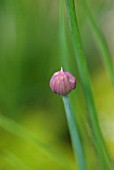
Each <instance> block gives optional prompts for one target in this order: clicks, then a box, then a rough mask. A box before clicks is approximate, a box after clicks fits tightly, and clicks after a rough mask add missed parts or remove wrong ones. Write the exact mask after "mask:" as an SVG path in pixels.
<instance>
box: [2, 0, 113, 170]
mask: <svg viewBox="0 0 114 170" xmlns="http://www.w3.org/2000/svg"><path fill="white" fill-rule="evenodd" d="M89 3H90V7H91V10H92V12H93V16H94V18H95V19H96V21H97V23H98V25H99V27H100V29H101V30H102V31H103V33H104V35H105V38H106V41H107V43H108V46H109V49H110V52H111V55H112V61H114V57H113V56H114V48H113V46H114V31H113V30H114V20H113V16H114V1H113V0H96V1H94V0H92V1H90V2H89ZM59 13H60V10H59V1H58V0H20V1H16V0H0V170H15V169H16V170H17V169H19V170H20V169H21V170H26V169H29V170H30V169H31V170H47V169H49V170H67V169H68V170H69V169H70V170H74V169H75V168H76V165H75V161H74V157H73V153H72V148H71V141H70V137H69V132H68V128H67V122H66V117H65V112H64V108H63V103H62V99H61V96H58V95H55V94H53V93H52V92H51V90H50V88H49V80H50V77H51V75H52V74H53V73H54V72H55V71H58V70H59V69H60V67H61V66H64V64H63V63H62V59H61V58H62V56H61V48H62V47H61V43H60V25H59V24H60V22H59ZM78 22H79V28H80V32H81V37H82V41H83V48H84V50H85V55H86V59H87V64H88V69H89V71H90V75H91V81H92V87H93V92H94V97H95V102H96V106H97V109H98V113H99V115H98V118H99V123H100V127H101V129H102V133H103V136H104V139H105V142H106V145H107V148H108V151H109V153H110V155H111V157H112V158H113V159H114V156H113V155H114V135H113V132H114V88H113V86H112V83H111V80H110V78H109V77H108V76H107V74H106V70H105V67H104V65H103V62H102V58H101V54H100V53H99V50H98V48H97V45H96V43H95V41H94V39H93V36H92V33H91V31H90V28H89V26H88V22H87V20H86V17H84V14H83V9H81V8H78ZM65 23H66V41H67V50H68V51H67V57H68V58H67V59H66V60H67V61H68V65H69V67H70V71H71V72H72V73H73V74H74V75H75V76H76V77H77V79H78V85H77V88H76V90H75V91H73V92H72V94H71V95H70V97H71V103H72V106H73V111H74V113H75V116H76V120H77V123H78V127H79V131H80V129H82V130H83V135H82V134H81V139H82V142H83V144H84V146H85V147H84V149H85V154H86V157H87V161H88V166H89V167H90V169H91V168H93V167H94V165H95V163H96V158H95V155H94V151H93V149H92V144H91V139H90V136H89V134H88V132H87V131H88V125H87V116H86V115H87V107H86V104H85V99H84V94H83V90H82V87H81V82H80V77H79V74H78V69H77V64H76V63H75V58H74V51H73V47H72V42H71V37H70V33H69V26H68V22H67V15H66V18H65ZM65 69H66V68H65ZM85 127H86V128H85ZM86 135H88V141H85V140H84V139H85V136H86ZM89 144H90V145H89ZM90 149H91V152H90ZM92 152H93V153H92ZM91 154H92V155H93V157H92V160H91Z"/></svg>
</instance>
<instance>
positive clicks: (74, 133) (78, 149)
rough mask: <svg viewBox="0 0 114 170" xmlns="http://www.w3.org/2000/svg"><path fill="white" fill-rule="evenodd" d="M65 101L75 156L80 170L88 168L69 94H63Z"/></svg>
mask: <svg viewBox="0 0 114 170" xmlns="http://www.w3.org/2000/svg"><path fill="white" fill-rule="evenodd" d="M63 102H64V107H65V110H66V117H67V122H68V127H69V131H70V136H71V141H72V145H73V150H74V154H75V158H76V160H77V159H78V164H79V168H80V170H86V162H85V158H84V153H83V149H82V146H81V141H80V137H79V134H78V130H77V126H76V123H75V120H74V116H73V113H72V109H71V106H70V101H69V97H68V96H67V95H66V96H63Z"/></svg>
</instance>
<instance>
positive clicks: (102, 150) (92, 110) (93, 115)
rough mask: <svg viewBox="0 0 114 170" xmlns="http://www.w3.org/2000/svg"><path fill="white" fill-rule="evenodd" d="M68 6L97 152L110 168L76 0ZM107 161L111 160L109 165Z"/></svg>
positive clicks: (67, 1)
mask: <svg viewBox="0 0 114 170" xmlns="http://www.w3.org/2000/svg"><path fill="white" fill-rule="evenodd" d="M66 7H67V13H68V20H69V25H70V32H71V37H72V41H73V46H74V51H75V57H76V61H77V64H78V70H79V73H80V78H81V81H82V86H83V90H84V93H85V97H86V103H87V107H88V111H89V118H90V122H91V126H92V128H93V135H94V137H95V141H96V143H97V152H98V153H99V158H100V157H102V158H103V161H102V160H101V161H100V165H101V167H102V169H104V168H105V169H107V170H109V169H110V168H109V166H110V157H109V155H108V152H107V149H106V146H105V144H104V140H103V138H102V134H101V131H100V127H99V123H98V118H97V111H96V107H95V103H94V98H93V94H92V88H91V83H90V77H89V72H88V68H87V64H86V60H85V56H84V52H83V48H82V42H81V37H80V32H79V28H78V23H77V18H76V14H75V4H74V0H66ZM106 162H109V165H107V163H106Z"/></svg>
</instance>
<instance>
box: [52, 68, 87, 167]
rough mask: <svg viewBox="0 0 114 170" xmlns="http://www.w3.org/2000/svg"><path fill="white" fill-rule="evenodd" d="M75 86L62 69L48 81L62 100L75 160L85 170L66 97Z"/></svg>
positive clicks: (82, 155)
mask: <svg viewBox="0 0 114 170" xmlns="http://www.w3.org/2000/svg"><path fill="white" fill-rule="evenodd" d="M76 84H77V80H76V78H75V77H74V76H73V75H72V74H71V73H70V72H68V71H65V70H63V69H62V68H61V70H60V71H58V72H55V73H54V74H53V76H52V77H51V80H50V88H51V90H52V91H53V92H54V93H56V94H59V95H62V98H63V102H64V106H65V110H66V117H67V122H68V127H69V132H70V136H71V141H72V145H73V150H74V155H75V158H76V160H78V165H79V169H80V170H86V161H85V157H84V152H83V149H82V145H81V141H80V137H79V134H78V129H77V126H76V123H75V119H74V116H73V113H72V109H71V106H70V101H69V97H68V95H67V94H68V93H70V92H71V91H72V90H73V89H74V88H75V87H76Z"/></svg>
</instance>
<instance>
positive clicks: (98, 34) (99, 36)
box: [80, 0, 114, 85]
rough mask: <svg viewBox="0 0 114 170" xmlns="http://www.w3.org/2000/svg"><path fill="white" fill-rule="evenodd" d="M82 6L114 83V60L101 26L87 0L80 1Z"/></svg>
mask: <svg viewBox="0 0 114 170" xmlns="http://www.w3.org/2000/svg"><path fill="white" fill-rule="evenodd" d="M80 4H81V6H82V7H83V11H84V13H85V16H87V18H88V21H89V25H90V28H91V32H92V33H93V36H94V38H95V41H96V44H97V46H98V48H99V50H100V52H101V55H102V59H103V62H104V64H105V68H106V70H107V73H108V75H109V77H110V78H111V80H112V83H113V85H114V68H113V62H112V58H111V54H110V51H109V48H108V45H107V42H106V40H105V37H104V34H103V32H102V31H101V30H100V28H99V26H98V25H97V23H96V21H95V19H94V18H93V15H92V12H91V9H90V7H89V5H88V3H87V1H85V0H81V1H80Z"/></svg>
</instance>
